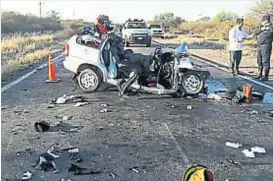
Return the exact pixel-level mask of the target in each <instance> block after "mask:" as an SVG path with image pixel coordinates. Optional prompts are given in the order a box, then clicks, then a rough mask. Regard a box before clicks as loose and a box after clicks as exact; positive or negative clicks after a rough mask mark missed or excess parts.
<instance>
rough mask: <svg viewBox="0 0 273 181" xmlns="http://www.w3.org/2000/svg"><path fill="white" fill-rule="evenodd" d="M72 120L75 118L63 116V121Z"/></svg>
mask: <svg viewBox="0 0 273 181" xmlns="http://www.w3.org/2000/svg"><path fill="white" fill-rule="evenodd" d="M72 118H73V116H63V121H68V120H70V119H72Z"/></svg>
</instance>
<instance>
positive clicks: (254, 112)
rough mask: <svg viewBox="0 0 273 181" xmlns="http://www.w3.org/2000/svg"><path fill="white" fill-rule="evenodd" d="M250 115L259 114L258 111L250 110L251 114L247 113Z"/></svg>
mask: <svg viewBox="0 0 273 181" xmlns="http://www.w3.org/2000/svg"><path fill="white" fill-rule="evenodd" d="M249 114H250V115H253V114H259V113H258V111H256V110H252V111H251V112H249Z"/></svg>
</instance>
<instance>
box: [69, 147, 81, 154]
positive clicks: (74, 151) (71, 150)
mask: <svg viewBox="0 0 273 181" xmlns="http://www.w3.org/2000/svg"><path fill="white" fill-rule="evenodd" d="M68 153H79V148H73V149H70V150H68Z"/></svg>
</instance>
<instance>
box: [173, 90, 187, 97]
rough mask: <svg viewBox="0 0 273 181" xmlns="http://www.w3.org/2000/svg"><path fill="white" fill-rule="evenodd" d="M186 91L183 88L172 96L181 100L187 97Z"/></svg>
mask: <svg viewBox="0 0 273 181" xmlns="http://www.w3.org/2000/svg"><path fill="white" fill-rule="evenodd" d="M185 95H186V94H185V91H184V90H183V89H182V88H179V89H178V91H177V92H176V93H174V94H173V95H172V96H173V98H181V97H185Z"/></svg>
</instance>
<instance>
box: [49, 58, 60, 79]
mask: <svg viewBox="0 0 273 181" xmlns="http://www.w3.org/2000/svg"><path fill="white" fill-rule="evenodd" d="M59 81H60V80H59V79H57V75H56V71H55V67H54V61H53V59H52V57H51V55H49V57H48V80H46V83H57V82H59Z"/></svg>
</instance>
